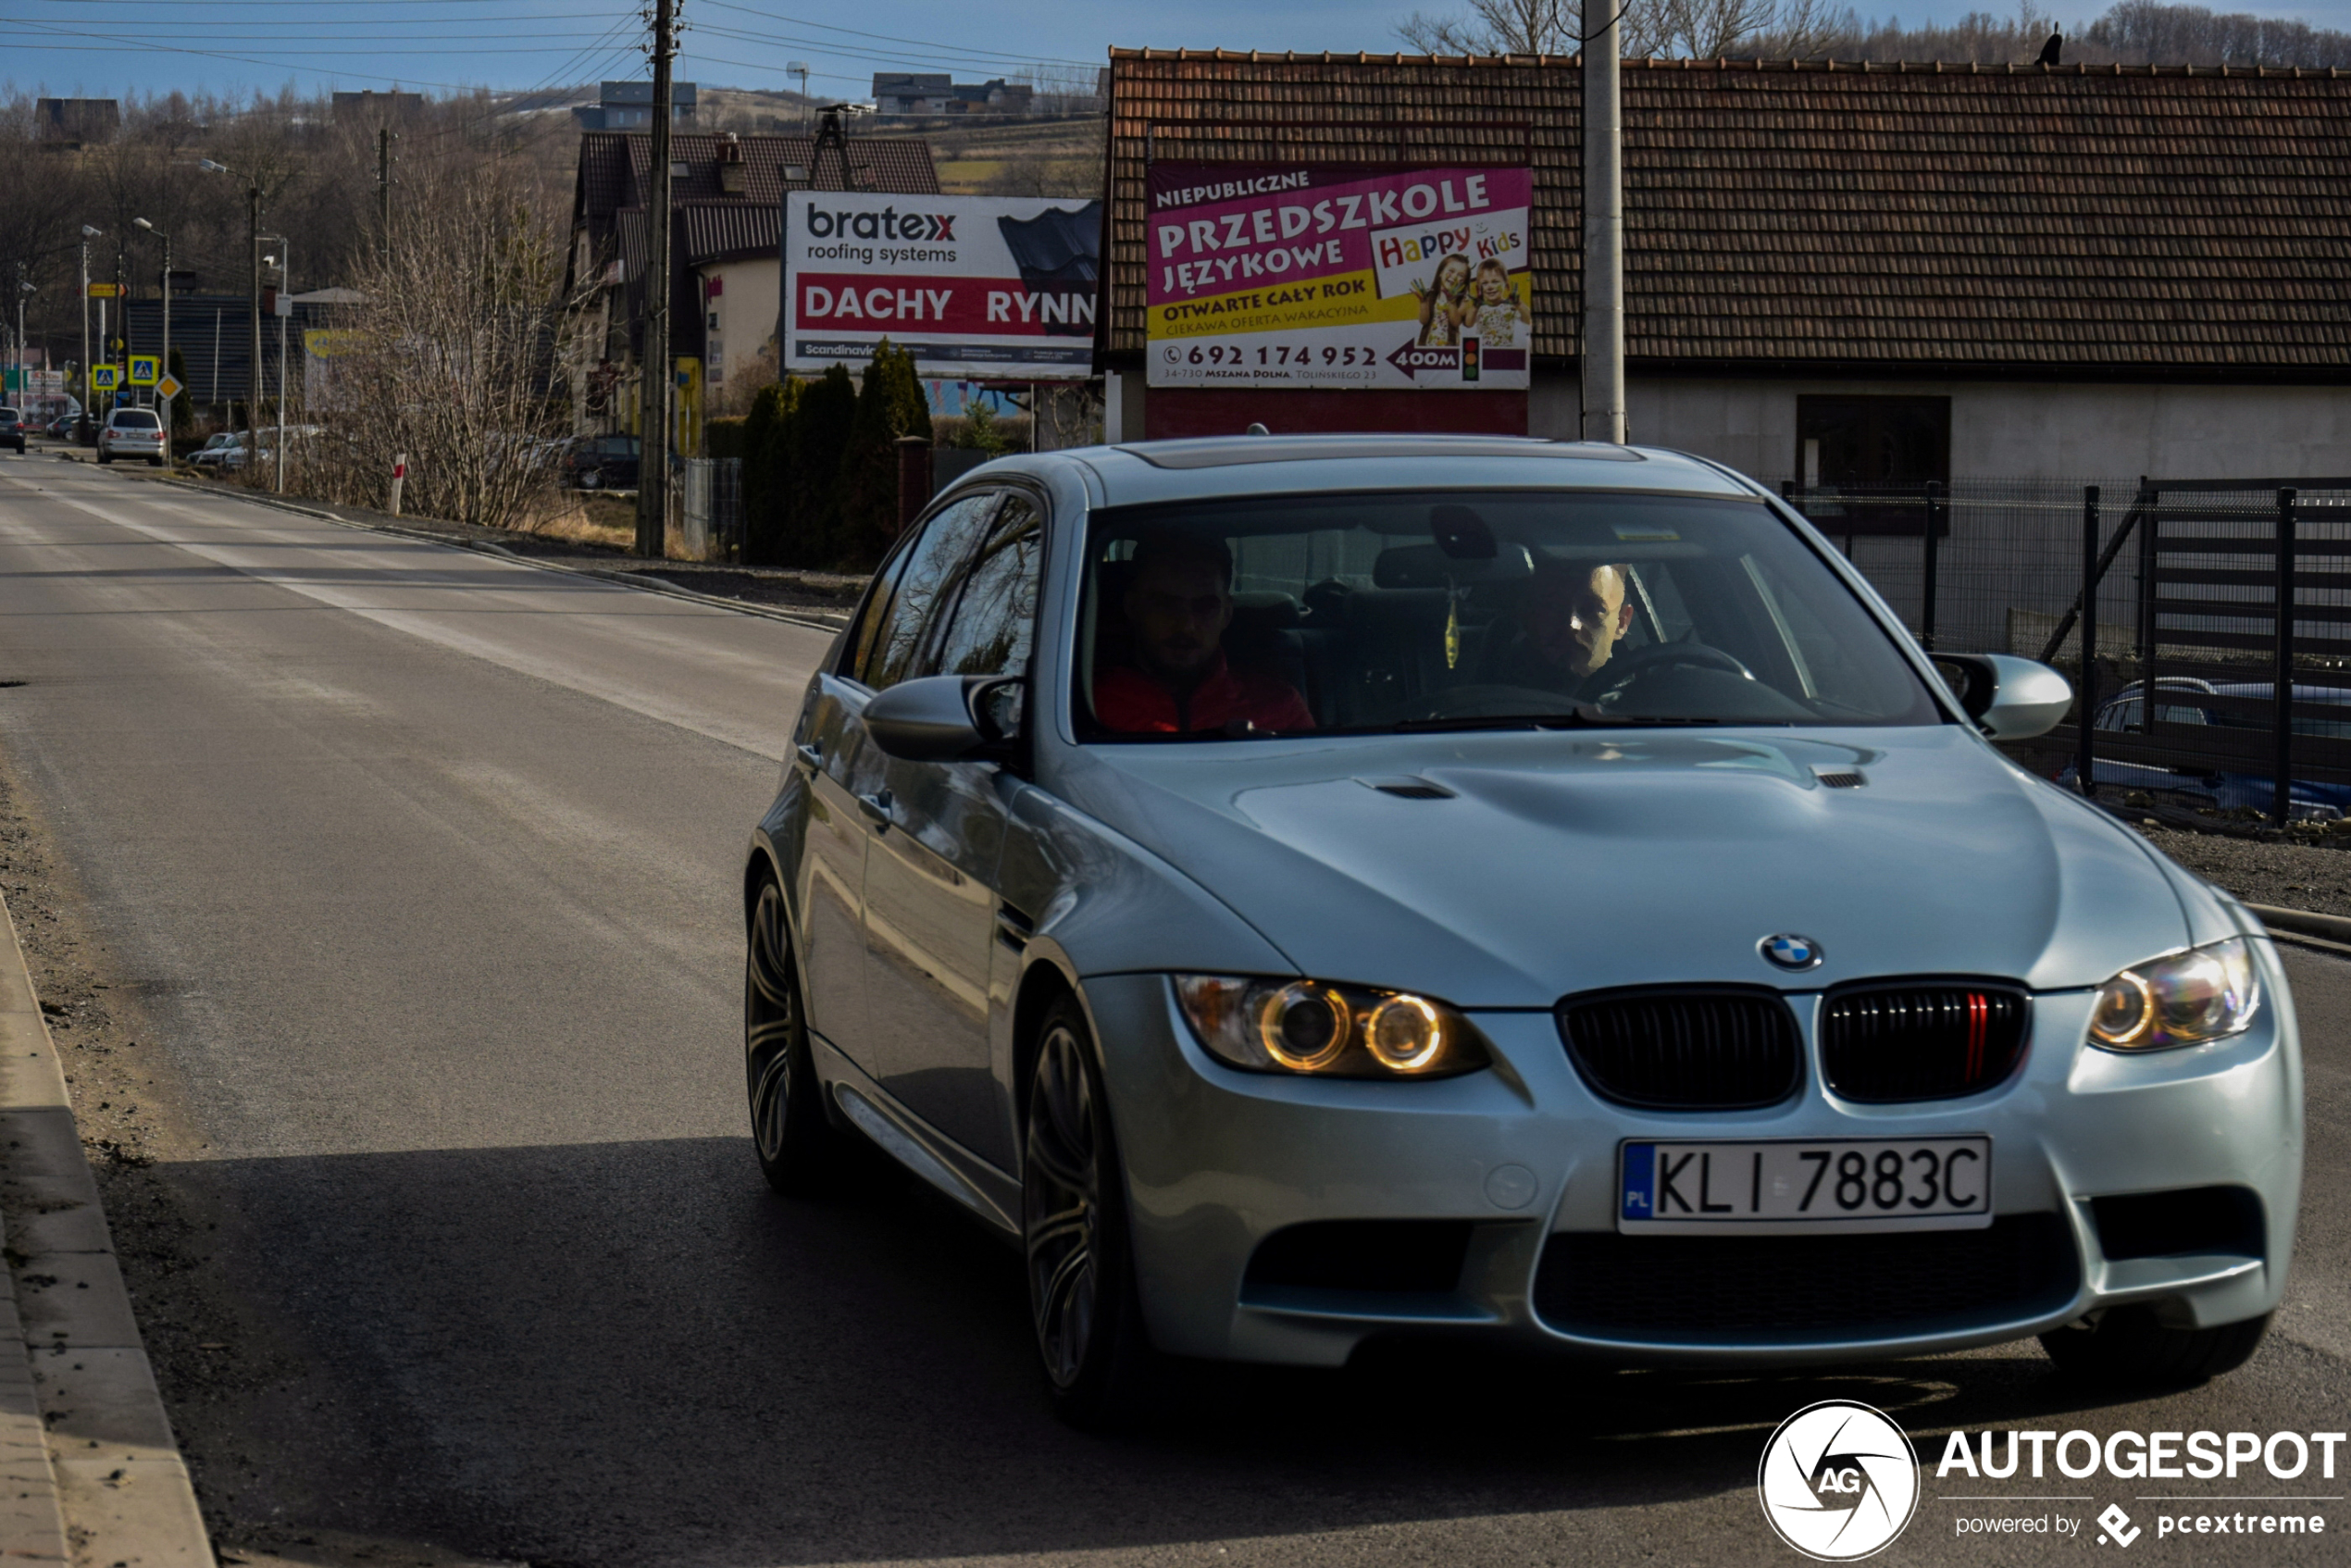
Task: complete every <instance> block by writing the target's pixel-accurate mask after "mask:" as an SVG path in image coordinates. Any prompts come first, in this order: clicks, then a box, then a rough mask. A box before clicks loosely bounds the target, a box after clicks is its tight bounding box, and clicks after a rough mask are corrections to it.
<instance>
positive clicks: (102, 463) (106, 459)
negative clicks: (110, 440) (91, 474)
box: [98, 447, 114, 468]
mask: <svg viewBox="0 0 2351 1568" xmlns="http://www.w3.org/2000/svg"><path fill="white" fill-rule="evenodd" d="M113 461H114V454H113V453H111V452H108V451H106V449H105V448H103V447H102V448H100V449H99V452H98V466H99V467H102V468H103V467H106V465H107V464H109V463H111V462H113Z"/></svg>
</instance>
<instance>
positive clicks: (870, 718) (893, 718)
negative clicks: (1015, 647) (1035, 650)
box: [865, 675, 1028, 762]
mask: <svg viewBox="0 0 2351 1568" xmlns="http://www.w3.org/2000/svg"><path fill="white" fill-rule="evenodd" d="M1027 685H1028V683H1027V682H1026V681H1025V680H1023V679H1021V678H1020V677H1018V676H1003V675H927V676H923V677H922V678H919V679H915V680H902V681H900V682H899V683H898V684H897V685H895V686H892V687H890V688H889V690H887V691H882V692H879V693H877V695H876V696H875V698H874V700H873V701H872V702H870V703H866V704H865V733H866V734H868V735H871V736H872V737H873V738H874V744H875V745H877V746H878V747H880V748H881V749H882V752H883V753H884V754H885V755H888V756H893V757H897V758H899V759H900V760H902V761H904V762H967V761H985V760H988V758H989V754H990V753H994V752H996V751H997V750H998V749H999V748H1001V746H1002V745H1003V744H1004V742H1006V741H1008V740H1011V739H1012V738H1013V737H1014V736H1015V735H1017V734H1018V733H1019V732H1020V715H1021V707H1022V703H1023V700H1024V699H1025V697H1026V692H1027Z"/></svg>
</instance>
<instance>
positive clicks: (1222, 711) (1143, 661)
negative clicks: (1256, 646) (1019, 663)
mask: <svg viewBox="0 0 2351 1568" xmlns="http://www.w3.org/2000/svg"><path fill="white" fill-rule="evenodd" d="M1124 607H1125V609H1126V624H1127V625H1128V626H1129V627H1130V628H1132V629H1133V631H1134V643H1135V662H1134V663H1133V664H1131V665H1114V666H1098V667H1097V668H1096V670H1095V672H1094V716H1095V718H1096V719H1097V720H1098V721H1099V722H1100V723H1101V726H1102V727H1103V728H1106V729H1115V730H1120V731H1123V732H1125V733H1127V734H1163V735H1186V734H1194V733H1198V732H1200V731H1203V730H1206V731H1212V732H1215V733H1219V734H1234V733H1248V732H1250V731H1259V732H1264V731H1292V730H1300V729H1312V728H1314V716H1313V714H1312V712H1311V711H1310V710H1309V709H1308V708H1307V706H1306V699H1305V698H1303V697H1301V696H1300V695H1299V693H1298V689H1297V688H1296V687H1294V686H1292V685H1290V684H1289V682H1287V681H1286V680H1283V679H1281V678H1278V677H1275V676H1271V675H1264V674H1261V673H1257V672H1253V671H1241V670H1235V669H1233V668H1231V667H1229V666H1227V665H1226V664H1225V649H1224V641H1223V639H1224V636H1225V628H1226V627H1227V626H1230V625H1231V624H1232V620H1233V553H1232V551H1231V550H1229V549H1227V548H1226V547H1225V541H1223V540H1220V539H1216V538H1213V537H1212V536H1209V535H1204V534H1198V533H1189V532H1176V531H1172V530H1171V531H1168V532H1164V533H1155V534H1149V535H1146V536H1145V537H1144V538H1142V539H1141V540H1139V541H1137V544H1136V548H1135V557H1134V577H1133V580H1132V582H1131V584H1130V585H1129V586H1128V588H1127V590H1126V601H1125V604H1124Z"/></svg>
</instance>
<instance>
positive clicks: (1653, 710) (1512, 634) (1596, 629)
mask: <svg viewBox="0 0 2351 1568" xmlns="http://www.w3.org/2000/svg"><path fill="white" fill-rule="evenodd" d="M1087 562H1088V570H1087V580H1086V584H1085V590H1084V601H1083V604H1082V605H1081V608H1080V621H1079V636H1078V658H1077V661H1076V684H1077V691H1076V703H1075V710H1076V714H1077V716H1078V719H1079V724H1080V728H1081V732H1082V733H1083V734H1084V736H1085V738H1086V739H1088V740H1153V739H1157V740H1168V739H1174V738H1178V737H1180V738H1184V739H1189V740H1209V739H1234V740H1242V739H1250V738H1254V737H1263V736H1274V735H1295V734H1300V733H1306V732H1310V731H1312V732H1325V733H1327V732H1331V731H1342V732H1344V731H1357V732H1363V731H1401V730H1412V729H1431V730H1444V729H1474V728H1516V727H1550V726H1561V727H1565V726H1575V725H1639V724H1701V725H1702V724H1737V725H1756V724H1766V725H1770V724H1804V725H1896V724H1932V723H1935V722H1937V721H1938V720H1939V719H1940V717H1941V715H1940V713H1939V712H1938V710H1937V709H1936V708H1935V706H1934V703H1933V702H1932V701H1931V700H1930V698H1929V697H1928V694H1927V691H1926V689H1925V687H1924V685H1923V684H1922V681H1921V680H1920V679H1919V678H1918V676H1917V675H1916V674H1915V673H1914V672H1913V670H1912V669H1911V667H1910V666H1909V664H1908V663H1907V662H1906V661H1905V660H1904V659H1903V658H1902V657H1901V655H1900V654H1899V653H1897V651H1896V648H1895V646H1894V644H1893V642H1892V641H1890V640H1889V638H1888V637H1887V636H1886V634H1885V632H1884V631H1883V630H1881V629H1880V628H1879V627H1878V625H1877V623H1876V622H1875V621H1874V620H1873V619H1872V617H1871V616H1869V614H1868V613H1867V612H1866V611H1865V610H1863V608H1862V606H1861V604H1860V601H1859V600H1857V599H1856V598H1855V597H1854V596H1853V594H1852V593H1851V591H1848V590H1847V588H1846V587H1845V586H1844V585H1843V584H1842V583H1841V582H1840V581H1838V580H1837V579H1836V578H1835V575H1833V574H1832V573H1831V572H1830V571H1829V569H1828V567H1827V566H1825V565H1824V564H1823V563H1822V561H1821V560H1820V558H1819V557H1818V556H1816V555H1815V554H1813V553H1812V551H1811V550H1810V548H1809V547H1808V546H1807V545H1806V544H1805V543H1804V541H1802V540H1800V539H1798V538H1797V535H1796V533H1795V532H1794V531H1793V530H1792V529H1790V528H1789V527H1788V525H1787V524H1785V522H1783V521H1781V520H1780V519H1779V518H1778V517H1777V516H1774V515H1773V513H1772V511H1771V510H1770V509H1769V508H1768V507H1767V506H1765V505H1764V504H1763V503H1762V502H1760V501H1740V500H1733V499H1720V500H1716V499H1706V498H1698V497H1687V496H1667V495H1625V494H1611V493H1594V492H1473V491H1463V492H1420V493H1412V494H1396V495H1345V496H1331V495H1304V496H1267V497H1260V498H1251V499H1247V500H1238V501H1219V502H1213V503H1199V504H1184V505H1178V506H1161V507H1149V508H1125V509H1120V510H1112V511H1104V512H1101V513H1098V514H1096V516H1095V517H1094V519H1093V522H1092V526H1091V531H1090V534H1089V537H1088V546H1087Z"/></svg>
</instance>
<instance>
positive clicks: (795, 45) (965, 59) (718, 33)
mask: <svg viewBox="0 0 2351 1568" xmlns="http://www.w3.org/2000/svg"><path fill="white" fill-rule="evenodd" d="M694 31H696V32H700V33H708V34H710V35H711V36H713V37H715V38H726V39H732V40H734V41H736V42H738V43H743V44H765V45H767V46H768V47H771V48H778V49H782V48H790V49H793V50H796V51H801V52H805V53H809V54H815V55H820V56H824V57H826V58H827V59H836V60H879V61H881V62H883V63H884V64H886V65H900V66H916V67H927V68H939V67H945V68H949V69H951V70H952V69H953V68H956V67H961V66H968V67H971V68H975V69H978V70H984V71H993V72H996V73H998V74H999V75H1001V74H1002V73H1003V72H1004V71H1006V70H1010V69H1018V68H1022V67H1032V66H1039V65H1042V66H1046V67H1049V68H1051V67H1060V68H1064V69H1066V68H1079V69H1088V70H1090V69H1092V67H1090V66H1087V67H1078V66H1076V62H1074V61H1060V60H1052V59H1045V60H1039V59H1038V58H1037V57H1036V56H1021V57H1020V59H1019V60H1018V62H1017V64H1012V63H1008V62H1005V61H1001V60H976V59H973V58H971V57H969V56H963V55H953V56H949V55H913V54H907V53H904V52H902V51H896V50H884V49H855V50H851V49H844V48H841V47H840V46H839V45H837V44H834V43H833V42H832V41H831V40H829V39H817V38H791V37H788V36H785V35H783V34H779V33H768V32H744V31H738V30H736V29H734V28H730V27H720V26H717V25H716V24H715V23H711V22H704V23H703V24H702V25H701V26H699V27H697V28H696V29H695V30H694Z"/></svg>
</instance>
